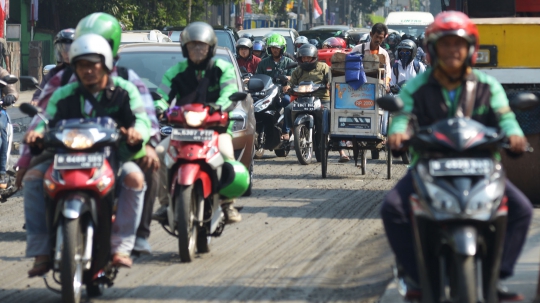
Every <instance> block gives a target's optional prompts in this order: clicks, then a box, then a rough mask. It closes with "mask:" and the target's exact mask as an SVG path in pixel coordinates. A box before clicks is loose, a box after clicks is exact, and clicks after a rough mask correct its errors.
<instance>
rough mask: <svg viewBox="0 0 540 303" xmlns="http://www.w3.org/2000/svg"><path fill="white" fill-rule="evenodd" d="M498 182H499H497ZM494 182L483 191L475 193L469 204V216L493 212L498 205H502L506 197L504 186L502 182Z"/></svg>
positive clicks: (467, 210)
mask: <svg viewBox="0 0 540 303" xmlns="http://www.w3.org/2000/svg"><path fill="white" fill-rule="evenodd" d="M497 181H498V180H497ZM497 181H496V182H492V183H490V184H489V185H488V186H485V187H483V188H482V190H480V191H478V192H476V193H474V194H473V195H472V196H471V198H470V199H469V201H468V202H467V209H466V210H465V211H466V212H467V214H475V213H479V212H491V210H492V209H493V208H494V207H497V206H498V205H496V204H497V203H500V201H501V198H502V197H503V195H504V184H502V182H497Z"/></svg>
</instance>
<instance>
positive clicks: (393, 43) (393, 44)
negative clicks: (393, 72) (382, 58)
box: [384, 32, 401, 64]
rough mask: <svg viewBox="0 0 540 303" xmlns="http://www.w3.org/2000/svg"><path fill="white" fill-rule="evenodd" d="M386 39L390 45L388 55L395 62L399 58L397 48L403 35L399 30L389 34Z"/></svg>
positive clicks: (392, 62)
mask: <svg viewBox="0 0 540 303" xmlns="http://www.w3.org/2000/svg"><path fill="white" fill-rule="evenodd" d="M384 41H385V42H386V43H387V44H388V45H389V46H390V49H389V50H388V57H389V58H390V62H391V64H394V62H395V61H396V58H397V52H396V48H397V46H398V45H399V43H400V42H401V36H400V35H399V34H398V33H397V32H393V33H391V34H389V35H388V37H386V39H385V40H384Z"/></svg>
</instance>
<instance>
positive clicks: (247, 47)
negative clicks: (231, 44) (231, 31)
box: [236, 38, 261, 74]
mask: <svg viewBox="0 0 540 303" xmlns="http://www.w3.org/2000/svg"><path fill="white" fill-rule="evenodd" d="M236 61H237V62H238V66H240V67H244V68H245V69H246V70H247V72H248V73H252V74H254V73H255V70H257V66H258V65H259V63H260V62H261V59H260V58H259V57H257V56H253V43H251V40H249V39H248V38H240V39H238V41H236Z"/></svg>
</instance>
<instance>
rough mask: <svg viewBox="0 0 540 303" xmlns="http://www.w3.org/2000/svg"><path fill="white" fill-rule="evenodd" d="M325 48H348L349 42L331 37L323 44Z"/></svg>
mask: <svg viewBox="0 0 540 303" xmlns="http://www.w3.org/2000/svg"><path fill="white" fill-rule="evenodd" d="M322 46H323V48H325V46H326V48H347V42H345V40H343V39H342V38H337V37H330V38H328V39H326V40H324V42H323V43H322Z"/></svg>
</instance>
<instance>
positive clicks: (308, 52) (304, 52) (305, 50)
mask: <svg viewBox="0 0 540 303" xmlns="http://www.w3.org/2000/svg"><path fill="white" fill-rule="evenodd" d="M302 57H312V58H313V59H312V60H311V61H310V62H302ZM296 58H297V59H298V66H300V68H301V69H303V70H305V71H310V70H313V69H314V68H315V67H316V66H317V59H319V50H318V49H317V47H315V45H312V44H304V45H302V47H300V48H299V49H298V52H297V54H296Z"/></svg>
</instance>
